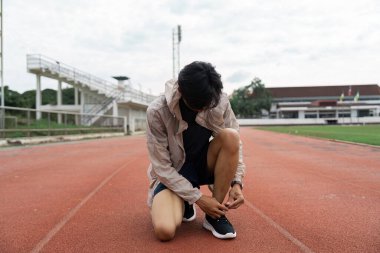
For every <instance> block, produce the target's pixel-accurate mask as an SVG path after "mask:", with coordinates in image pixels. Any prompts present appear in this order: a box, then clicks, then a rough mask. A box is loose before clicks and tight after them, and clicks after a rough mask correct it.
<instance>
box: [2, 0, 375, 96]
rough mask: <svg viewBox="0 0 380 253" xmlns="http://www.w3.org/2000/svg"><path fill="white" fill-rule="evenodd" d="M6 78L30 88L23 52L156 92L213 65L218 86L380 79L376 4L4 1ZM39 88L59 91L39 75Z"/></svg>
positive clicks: (327, 0) (349, 0)
mask: <svg viewBox="0 0 380 253" xmlns="http://www.w3.org/2000/svg"><path fill="white" fill-rule="evenodd" d="M3 12H4V21H3V22H4V23H3V26H4V49H3V50H4V83H5V85H9V86H10V88H11V89H13V90H17V91H19V92H23V91H25V90H29V89H35V76H34V75H32V74H29V73H27V71H26V54H32V53H36V54H42V55H46V56H48V57H51V58H53V59H56V60H59V61H60V62H63V63H66V64H69V65H71V66H74V67H76V68H78V69H80V70H83V71H86V72H89V73H91V74H93V75H95V76H98V77H100V78H103V79H105V80H107V81H111V82H114V83H116V81H114V80H113V79H112V78H111V76H113V75H127V76H129V77H130V78H131V81H132V83H133V85H134V86H135V87H136V88H138V86H139V85H141V87H142V89H143V90H144V91H148V90H151V91H152V92H153V93H154V94H158V93H160V92H162V91H163V88H164V83H165V81H166V80H168V79H170V78H171V77H172V29H173V28H174V27H175V26H176V25H177V24H181V25H182V31H183V36H182V37H183V40H182V43H181V66H184V65H186V64H188V63H190V62H192V61H194V60H202V61H208V62H211V63H212V64H213V65H215V66H216V69H217V70H218V71H219V72H220V73H221V75H222V79H223V82H224V87H225V91H226V92H227V93H230V92H232V90H233V89H236V88H238V87H241V86H243V85H247V84H249V83H250V81H251V80H252V79H253V78H254V77H259V78H260V79H262V81H263V82H264V83H265V84H266V86H267V87H280V86H312V85H328V84H363V83H379V82H380V1H379V0H360V1H359V0H318V1H315V0H302V1H299V0H283V1H281V0H277V1H276V0H247V1H245V0H234V1H230V0H213V1H206V0H203V1H184V0H183V1H182V0H156V1H153V0H151V1H147V0H33V1H30V0H3ZM42 88H56V81H54V82H52V81H51V80H47V79H43V81H42Z"/></svg>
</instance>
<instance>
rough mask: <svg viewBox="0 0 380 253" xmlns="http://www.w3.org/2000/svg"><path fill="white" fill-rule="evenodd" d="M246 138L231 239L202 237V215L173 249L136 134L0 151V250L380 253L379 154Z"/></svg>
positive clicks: (260, 134) (278, 137) (248, 133)
mask: <svg viewBox="0 0 380 253" xmlns="http://www.w3.org/2000/svg"><path fill="white" fill-rule="evenodd" d="M241 133H242V140H243V142H244V144H245V162H246V165H247V175H246V178H245V188H244V193H245V197H246V200H247V202H246V204H245V205H244V206H242V207H241V208H239V209H238V210H233V211H230V213H229V214H228V217H229V219H230V220H231V222H232V223H233V224H234V226H235V229H236V230H237V234H238V237H237V238H236V239H235V240H231V241H221V240H218V239H216V238H214V237H213V236H212V235H211V234H210V233H209V232H208V231H206V230H204V229H202V225H201V224H202V218H203V214H201V211H200V210H199V209H198V217H197V220H196V221H195V222H192V223H190V224H183V226H181V228H180V229H179V230H178V232H177V235H176V238H175V239H174V240H173V241H171V242H169V243H161V242H159V241H157V240H156V239H155V237H154V235H153V230H152V226H151V222H150V216H149V210H148V208H147V206H146V196H147V184H148V181H147V179H146V168H147V165H148V157H147V152H146V148H145V139H144V136H134V137H125V138H124V137H123V138H118V139H103V140H95V141H83V142H76V143H64V144H53V145H44V146H33V147H21V148H12V149H3V150H0V252H1V253H6V252H156V253H158V252H380V149H378V148H370V147H362V146H356V145H348V144H341V143H334V142H329V141H322V140H316V139H308V138H303V137H293V136H288V135H284V134H276V133H269V132H264V131H258V130H252V129H250V128H243V129H242V131H241ZM205 192H207V190H205Z"/></svg>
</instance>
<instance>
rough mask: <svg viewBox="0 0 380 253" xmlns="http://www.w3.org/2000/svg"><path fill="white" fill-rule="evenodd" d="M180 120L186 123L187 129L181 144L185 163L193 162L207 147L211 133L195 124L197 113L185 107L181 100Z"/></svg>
mask: <svg viewBox="0 0 380 253" xmlns="http://www.w3.org/2000/svg"><path fill="white" fill-rule="evenodd" d="M179 106H180V109H181V115H182V119H183V120H184V121H186V122H187V124H188V128H187V129H186V130H185V131H184V132H183V142H184V148H185V153H186V161H185V162H191V163H192V162H195V161H196V159H197V158H199V157H200V155H201V152H202V151H203V150H204V148H205V147H206V146H207V145H208V143H209V139H210V137H211V134H212V131H211V130H209V129H207V128H205V127H203V126H201V125H199V124H198V123H197V122H195V118H196V117H197V114H198V112H196V111H193V110H191V109H190V108H188V107H187V106H186V104H185V103H184V102H183V100H182V99H180V101H179Z"/></svg>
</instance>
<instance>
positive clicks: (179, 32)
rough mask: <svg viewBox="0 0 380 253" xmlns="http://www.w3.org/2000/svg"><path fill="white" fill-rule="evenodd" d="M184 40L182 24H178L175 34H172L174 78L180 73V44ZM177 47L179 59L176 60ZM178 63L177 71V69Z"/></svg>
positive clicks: (174, 30) (174, 29)
mask: <svg viewBox="0 0 380 253" xmlns="http://www.w3.org/2000/svg"><path fill="white" fill-rule="evenodd" d="M176 38H177V40H176ZM181 40H182V29H181V25H177V27H176V28H173V34H172V41H173V78H175V77H176V74H178V73H179V69H180V50H179V44H180V43H181ZM176 48H177V61H176V59H175V58H176V54H175V50H176ZM176 64H177V72H176V71H175V69H176Z"/></svg>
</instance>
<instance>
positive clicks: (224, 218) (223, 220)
mask: <svg viewBox="0 0 380 253" xmlns="http://www.w3.org/2000/svg"><path fill="white" fill-rule="evenodd" d="M216 221H217V222H220V223H225V224H230V222H229V221H228V220H227V217H226V216H222V217H220V218H218V219H216Z"/></svg>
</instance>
